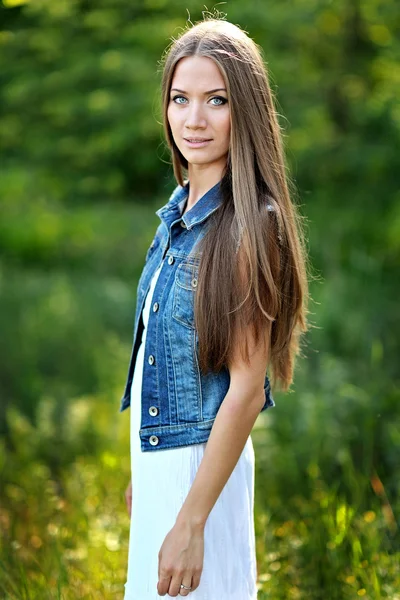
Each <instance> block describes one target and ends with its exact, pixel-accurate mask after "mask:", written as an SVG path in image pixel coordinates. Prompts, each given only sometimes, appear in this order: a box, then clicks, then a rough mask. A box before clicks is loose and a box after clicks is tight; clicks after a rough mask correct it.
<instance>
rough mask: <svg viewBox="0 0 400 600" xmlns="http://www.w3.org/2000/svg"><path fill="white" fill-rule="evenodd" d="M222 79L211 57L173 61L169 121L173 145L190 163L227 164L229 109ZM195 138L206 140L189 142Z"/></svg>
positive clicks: (229, 126) (190, 57)
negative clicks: (174, 62)
mask: <svg viewBox="0 0 400 600" xmlns="http://www.w3.org/2000/svg"><path fill="white" fill-rule="evenodd" d="M227 97H228V96H227V91H226V88H225V83H224V79H223V77H222V75H221V73H220V71H219V69H218V67H217V65H216V64H215V63H214V61H213V60H212V59H211V58H207V57H204V56H187V57H185V58H182V59H181V60H180V61H179V62H178V64H177V65H176V68H175V72H174V76H173V79H172V84H171V91H170V98H169V104H168V113H167V115H168V121H169V124H170V127H171V131H172V136H173V138H174V141H175V144H176V146H177V147H178V148H179V150H180V152H181V153H182V154H183V156H184V157H185V158H186V159H187V161H188V163H189V164H192V165H199V166H203V167H204V166H206V165H211V164H212V165H215V166H216V165H218V164H219V163H220V166H221V168H223V167H224V166H225V164H226V159H227V154H228V149H229V140H230V130H231V123H230V111H229V105H228V100H227ZM196 138H202V139H206V140H208V141H206V142H200V143H195V142H192V143H191V142H190V140H195V139H196Z"/></svg>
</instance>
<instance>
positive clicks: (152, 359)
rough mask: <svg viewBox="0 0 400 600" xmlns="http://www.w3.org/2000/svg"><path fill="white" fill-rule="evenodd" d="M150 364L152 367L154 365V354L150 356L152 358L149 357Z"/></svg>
mask: <svg viewBox="0 0 400 600" xmlns="http://www.w3.org/2000/svg"><path fill="white" fill-rule="evenodd" d="M149 364H150V365H153V364H154V356H153V355H152V354H150V356H149Z"/></svg>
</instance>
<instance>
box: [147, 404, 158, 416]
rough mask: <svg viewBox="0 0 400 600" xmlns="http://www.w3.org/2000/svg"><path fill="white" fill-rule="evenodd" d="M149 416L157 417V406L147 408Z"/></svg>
mask: <svg viewBox="0 0 400 600" xmlns="http://www.w3.org/2000/svg"><path fill="white" fill-rule="evenodd" d="M149 414H150V415H151V416H152V417H155V416H156V415H158V408H157V406H150V408H149Z"/></svg>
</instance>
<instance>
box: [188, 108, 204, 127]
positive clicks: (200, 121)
mask: <svg viewBox="0 0 400 600" xmlns="http://www.w3.org/2000/svg"><path fill="white" fill-rule="evenodd" d="M185 124H186V127H187V128H188V129H204V128H205V127H207V122H206V120H205V118H204V114H203V110H202V107H201V105H200V104H197V103H196V102H192V104H191V105H190V106H189V110H188V112H187V116H186V123H185Z"/></svg>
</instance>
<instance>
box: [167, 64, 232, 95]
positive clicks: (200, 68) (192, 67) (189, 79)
mask: <svg viewBox="0 0 400 600" xmlns="http://www.w3.org/2000/svg"><path fill="white" fill-rule="evenodd" d="M210 84H211V87H210ZM183 85H186V86H188V85H190V86H191V87H193V88H194V89H199V90H200V89H202V88H203V87H205V86H208V87H207V90H209V89H212V88H213V87H214V88H216V87H218V85H221V87H224V79H223V77H222V75H221V72H220V70H219V68H218V67H217V65H216V64H215V62H214V61H213V60H212V59H211V58H208V57H206V56H185V58H181V59H180V60H179V61H178V63H177V65H176V67H175V71H174V76H173V78H172V84H171V87H174V86H177V87H181V88H182V89H186V88H184V87H183Z"/></svg>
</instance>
